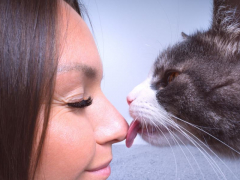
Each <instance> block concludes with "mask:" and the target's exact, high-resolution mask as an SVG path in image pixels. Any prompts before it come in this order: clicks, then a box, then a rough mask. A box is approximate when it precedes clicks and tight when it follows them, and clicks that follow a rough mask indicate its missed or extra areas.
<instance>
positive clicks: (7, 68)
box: [0, 0, 81, 180]
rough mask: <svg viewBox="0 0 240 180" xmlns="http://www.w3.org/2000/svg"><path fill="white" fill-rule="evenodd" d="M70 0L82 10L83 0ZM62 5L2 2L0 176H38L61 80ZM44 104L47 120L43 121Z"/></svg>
mask: <svg viewBox="0 0 240 180" xmlns="http://www.w3.org/2000/svg"><path fill="white" fill-rule="evenodd" d="M66 2H67V3H69V4H70V5H71V6H72V7H73V8H74V9H75V10H76V11H77V12H78V13H79V14H80V15H81V12H80V9H79V4H78V2H77V0H68V1H66ZM58 4H59V0H4V1H1V2H0V179H4V180H5V179H11V180H15V179H16V180H25V179H26V180H27V179H33V178H34V173H35V171H36V168H37V165H38V162H39V159H40V155H41V150H42V147H43V144H44V139H45V134H46V131H47V125H48V118H49V113H50V106H51V102H52V96H53V91H54V84H55V76H56V69H57V62H58V49H57V48H58V47H57V46H56V44H57V33H56V32H57V31H56V30H57V11H58ZM43 104H44V106H43ZM41 109H43V112H44V118H43V119H44V121H43V122H38V119H39V112H40V110H41ZM40 126H41V127H43V128H42V130H41V132H40V138H39V143H38V144H37V147H36V152H35V147H34V151H33V144H34V142H35V139H36V131H37V130H38V127H40ZM33 154H34V159H32V157H33Z"/></svg>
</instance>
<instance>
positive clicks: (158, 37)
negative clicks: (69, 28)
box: [83, 0, 212, 144]
mask: <svg viewBox="0 0 240 180" xmlns="http://www.w3.org/2000/svg"><path fill="white" fill-rule="evenodd" d="M83 3H84V5H85V7H86V9H87V11H88V14H89V17H90V20H91V23H92V27H93V28H92V29H93V35H94V38H95V41H96V44H97V47H98V49H99V53H100V56H101V59H102V62H103V68H104V78H103V81H102V90H103V92H104V93H105V95H106V97H107V98H108V99H109V101H110V102H111V103H112V104H113V105H114V106H115V107H116V108H117V110H118V111H119V112H120V113H121V114H122V115H123V117H124V118H126V120H127V121H128V123H129V124H130V122H131V121H132V118H131V117H130V116H129V113H128V104H127V102H126V96H127V94H128V93H129V92H130V91H131V90H132V89H133V88H134V87H135V86H136V85H138V84H139V83H141V82H142V81H143V80H144V79H145V78H146V77H147V75H148V72H149V70H150V67H151V66H152V64H153V62H154V60H155V59H156V57H157V55H158V54H159V53H160V52H161V51H162V50H163V49H164V48H166V47H167V46H169V45H171V44H173V43H175V42H177V41H181V40H182V37H181V32H185V33H186V34H191V33H193V32H195V31H196V30H197V29H198V30H206V29H208V28H209V26H210V24H211V16H212V1H211V0H84V1H83ZM85 21H86V22H88V20H87V18H85ZM88 24H89V22H88ZM89 26H90V25H89ZM90 29H91V27H90ZM113 120H114V119H113ZM122 143H124V142H122ZM134 143H135V144H144V142H143V141H142V140H141V138H139V137H137V139H136V140H135V142H134Z"/></svg>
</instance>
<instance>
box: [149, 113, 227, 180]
mask: <svg viewBox="0 0 240 180" xmlns="http://www.w3.org/2000/svg"><path fill="white" fill-rule="evenodd" d="M157 117H158V116H156V117H154V119H157V121H156V122H158V123H159V124H160V125H164V123H160V122H159V120H160V119H158V118H157ZM163 120H164V122H167V123H168V124H169V125H170V126H171V127H172V128H174V129H176V130H177V129H178V131H180V132H181V133H182V134H183V135H184V136H185V137H186V138H187V139H189V140H190V141H192V140H191V139H192V138H191V137H190V136H189V135H187V134H186V133H185V132H182V130H181V129H180V127H179V126H178V124H176V123H175V122H174V121H172V119H171V118H170V117H168V116H166V117H165V118H164V119H163ZM152 122H153V121H152ZM153 123H154V122H153ZM154 124H155V123H154ZM155 126H157V125H156V124H155ZM164 127H166V128H167V129H168V130H169V128H168V127H167V126H165V125H164ZM195 138H196V139H197V140H198V141H199V142H201V143H202V141H200V140H199V139H198V138H197V137H195ZM193 140H194V139H193ZM194 141H195V140H194ZM192 143H193V144H195V143H197V142H196V141H195V143H194V142H192ZM183 144H184V143H183ZM197 145H198V146H199V147H201V149H202V150H203V151H205V149H203V147H202V146H201V145H199V144H198V143H197ZM197 145H196V144H195V146H196V147H197V148H198V149H199V150H200V152H201V153H202V154H203V155H204V157H205V158H206V159H207V161H208V162H209V164H210V165H211V166H212V168H213V169H214V167H213V165H212V162H211V161H210V160H212V161H213V164H214V166H216V169H217V170H218V171H219V173H220V174H222V176H223V177H225V176H224V174H223V173H222V171H221V169H220V168H219V166H218V165H217V164H216V163H215V161H214V160H213V159H212V158H211V156H210V155H209V154H208V153H207V152H206V151H205V153H206V154H207V155H208V156H209V157H208V156H207V155H205V154H204V152H203V151H202V150H201V149H200V148H199V147H198V146H197ZM203 145H205V144H204V143H203ZM209 158H210V159H209ZM214 171H215V170H214ZM215 172H216V171H215ZM216 174H217V173H216ZM217 175H218V174H217Z"/></svg>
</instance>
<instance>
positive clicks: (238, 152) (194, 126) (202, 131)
mask: <svg viewBox="0 0 240 180" xmlns="http://www.w3.org/2000/svg"><path fill="white" fill-rule="evenodd" d="M169 115H170V116H172V117H173V118H175V119H178V120H180V121H182V122H184V123H186V124H188V125H190V126H192V127H195V128H197V129H198V130H200V131H202V132H204V133H206V134H207V135H209V136H211V137H212V138H214V139H215V140H217V141H218V142H220V143H222V144H224V145H225V146H227V147H228V148H229V149H231V150H233V151H234V152H236V153H237V154H239V155H240V152H238V151H237V150H235V149H234V148H233V147H231V146H229V145H228V144H226V143H225V142H223V141H221V140H220V139H218V138H216V137H215V136H213V135H211V134H210V133H208V132H206V131H204V130H203V129H201V128H199V127H197V126H196V125H194V124H192V123H189V122H187V121H184V120H183V119H180V118H178V117H176V116H174V115H172V114H169Z"/></svg>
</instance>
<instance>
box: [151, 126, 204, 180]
mask: <svg viewBox="0 0 240 180" xmlns="http://www.w3.org/2000/svg"><path fill="white" fill-rule="evenodd" d="M151 122H152V123H153V124H154V125H155V126H156V128H157V129H159V130H160V131H161V129H160V128H159V127H158V125H157V124H156V123H155V122H154V121H151ZM157 122H158V121H157ZM161 125H163V126H164V127H165V128H166V129H167V130H168V131H169V133H170V135H171V136H172V138H173V140H174V142H175V143H176V145H178V146H179V147H180V149H181V151H182V152H183V154H184V156H185V158H186V159H187V161H188V163H189V165H190V167H191V168H192V170H193V172H195V170H194V168H193V166H192V164H191V163H190V161H189V158H188V157H187V155H186V153H185V152H184V150H183V149H182V147H181V145H180V144H179V142H178V141H177V139H178V140H179V141H180V142H181V143H182V144H184V143H183V141H182V140H181V139H180V138H178V137H177V136H176V137H175V136H174V133H173V132H172V131H171V130H170V129H169V128H168V127H167V126H166V125H164V124H161ZM171 127H172V128H174V126H172V125H171ZM176 138H177V139H176ZM184 145H185V144H184ZM187 150H188V151H189V153H190V154H191V155H192V157H193V158H194V160H195V162H196V164H197V166H198V168H199V170H200V171H201V169H200V167H199V165H198V163H197V161H196V159H195V157H194V156H193V154H192V153H191V151H190V150H189V148H187ZM201 174H202V176H203V178H204V179H205V177H204V175H203V173H202V171H201Z"/></svg>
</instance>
